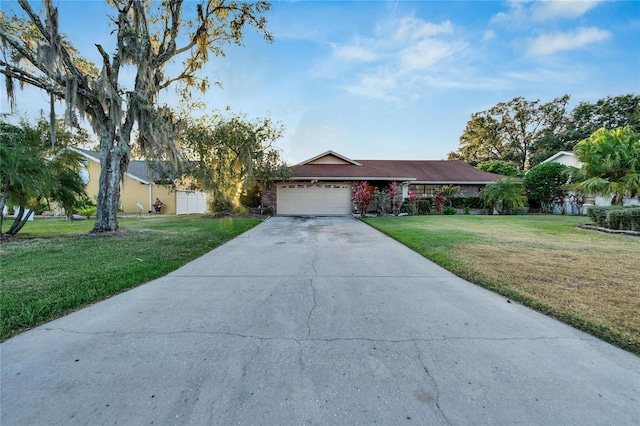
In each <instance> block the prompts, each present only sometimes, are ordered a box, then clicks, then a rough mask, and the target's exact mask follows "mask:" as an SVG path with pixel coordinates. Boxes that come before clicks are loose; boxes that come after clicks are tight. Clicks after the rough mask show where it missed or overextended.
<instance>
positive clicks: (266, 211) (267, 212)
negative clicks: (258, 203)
mask: <svg viewBox="0 0 640 426" xmlns="http://www.w3.org/2000/svg"><path fill="white" fill-rule="evenodd" d="M262 214H263V215H265V216H273V209H272V208H271V207H269V206H264V207H263V208H262Z"/></svg>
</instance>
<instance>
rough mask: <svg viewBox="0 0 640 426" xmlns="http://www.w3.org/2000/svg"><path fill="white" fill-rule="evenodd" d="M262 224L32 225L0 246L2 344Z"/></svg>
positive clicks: (194, 219)
mask: <svg viewBox="0 0 640 426" xmlns="http://www.w3.org/2000/svg"><path fill="white" fill-rule="evenodd" d="M258 223H260V220H258V219H243V218H224V219H208V218H203V217H200V216H152V217H142V218H132V219H120V220H119V224H120V231H118V233H116V234H115V235H88V232H89V231H90V230H91V229H92V227H93V221H77V222H67V221H65V220H63V219H43V220H35V221H33V222H28V223H27V224H26V225H25V227H24V229H23V230H22V231H21V232H20V233H19V234H18V237H17V238H16V239H15V240H9V241H6V242H3V243H2V245H0V268H1V270H2V274H0V318H1V323H0V324H1V327H2V328H1V334H0V339H1V340H5V339H7V338H8V337H11V336H13V335H15V334H17V333H19V332H20V331H24V330H25V329H28V328H31V327H34V326H36V325H39V324H42V323H44V322H46V321H49V320H52V319H54V318H56V317H59V316H62V315H65V314H67V313H69V312H71V311H73V310H75V309H78V308H80V307H82V306H85V305H88V304H90V303H94V302H96V301H98V300H101V299H105V298H107V297H109V296H112V295H114V294H116V293H120V292H122V291H124V290H127V289H130V288H132V287H135V286H137V285H140V284H142V283H145V282H148V281H150V280H153V279H156V278H159V277H161V276H163V275H166V274H167V273H169V272H171V271H173V270H175V269H177V268H179V267H180V266H182V265H184V264H186V263H187V262H189V261H191V260H193V259H196V258H197V257H200V256H202V255H203V254H205V253H207V252H208V251H210V250H213V249H214V248H216V247H217V246H219V245H220V244H222V243H224V242H225V241H228V240H230V239H232V238H234V237H236V236H237V235H239V234H241V233H243V232H245V231H247V230H248V229H250V228H252V227H254V226H255V225H257V224H258Z"/></svg>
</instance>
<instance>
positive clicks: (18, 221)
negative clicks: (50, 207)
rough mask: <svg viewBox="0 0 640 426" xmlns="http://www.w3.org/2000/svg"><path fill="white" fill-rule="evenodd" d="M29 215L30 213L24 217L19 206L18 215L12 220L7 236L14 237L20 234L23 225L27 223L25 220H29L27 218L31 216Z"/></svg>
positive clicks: (22, 209) (21, 207)
mask: <svg viewBox="0 0 640 426" xmlns="http://www.w3.org/2000/svg"><path fill="white" fill-rule="evenodd" d="M31 214H32V211H30V212H29V214H27V215H25V214H24V206H20V210H18V213H16V218H15V219H14V220H13V224H12V225H11V228H9V230H8V231H7V235H10V236H14V235H16V234H17V233H18V232H20V230H21V229H22V227H23V226H24V224H25V223H27V220H29V216H31Z"/></svg>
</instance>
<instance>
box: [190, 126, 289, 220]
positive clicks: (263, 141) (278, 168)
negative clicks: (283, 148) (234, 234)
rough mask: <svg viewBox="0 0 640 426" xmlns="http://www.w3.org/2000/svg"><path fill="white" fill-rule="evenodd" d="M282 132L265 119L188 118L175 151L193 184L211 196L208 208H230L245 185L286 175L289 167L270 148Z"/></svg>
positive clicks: (246, 186) (221, 209)
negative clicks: (183, 162) (179, 151)
mask: <svg viewBox="0 0 640 426" xmlns="http://www.w3.org/2000/svg"><path fill="white" fill-rule="evenodd" d="M283 130H284V129H283V128H282V126H280V125H277V124H274V123H272V122H271V120H270V119H268V118H258V119H256V120H253V121H250V120H248V119H247V118H246V117H245V116H243V115H233V116H231V117H223V116H221V115H216V116H214V117H207V116H204V117H201V118H199V119H197V120H191V122H189V123H188V124H187V125H186V126H185V130H184V131H183V133H182V135H181V138H180V149H181V151H182V152H183V153H184V155H185V158H186V160H188V161H187V162H186V168H187V170H186V173H187V175H188V176H189V177H191V178H193V188H194V189H196V188H197V189H201V190H205V191H208V192H210V193H211V194H212V195H213V201H212V210H213V211H229V210H232V209H233V208H234V207H237V206H238V205H239V198H240V195H241V193H242V192H243V191H244V190H245V189H247V188H248V187H249V186H251V185H254V184H268V183H269V182H272V181H273V180H276V179H279V178H280V179H282V178H287V177H289V173H290V171H289V168H288V167H287V166H286V164H284V163H283V162H282V161H281V160H280V156H279V153H278V151H276V150H275V149H274V148H273V147H272V146H273V143H274V142H275V141H276V140H278V139H280V137H282V133H283Z"/></svg>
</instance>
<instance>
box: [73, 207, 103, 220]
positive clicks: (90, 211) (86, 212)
mask: <svg viewBox="0 0 640 426" xmlns="http://www.w3.org/2000/svg"><path fill="white" fill-rule="evenodd" d="M97 211H98V208H97V207H96V206H87V207H84V208H82V209H78V214H79V215H82V216H84V217H86V218H87V219H91V216H94V215H95V214H96V212H97Z"/></svg>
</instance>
